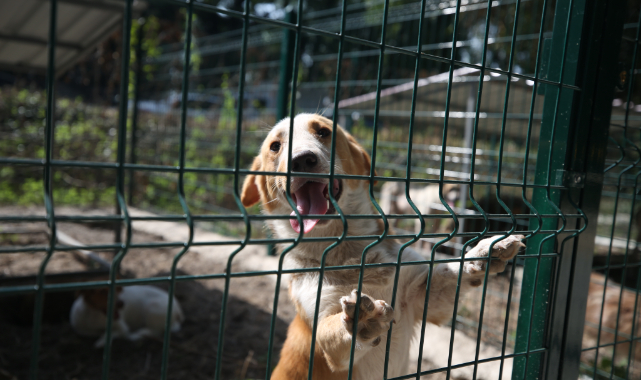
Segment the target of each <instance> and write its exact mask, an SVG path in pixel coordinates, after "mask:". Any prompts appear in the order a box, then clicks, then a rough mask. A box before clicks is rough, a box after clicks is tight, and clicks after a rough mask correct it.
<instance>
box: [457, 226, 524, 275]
mask: <svg viewBox="0 0 641 380" xmlns="http://www.w3.org/2000/svg"><path fill="white" fill-rule="evenodd" d="M500 238H501V236H496V237H492V238H489V239H484V240H481V241H480V242H479V243H478V244H477V245H476V247H474V249H472V250H471V251H469V252H468V253H467V254H466V255H465V257H466V258H473V257H487V256H488V252H489V250H490V245H492V242H493V241H495V240H498V239H500ZM522 239H523V235H510V236H508V237H507V238H505V239H503V240H501V241H498V242H496V243H494V247H492V257H493V258H495V259H492V262H491V263H490V274H495V273H501V272H503V271H504V270H505V265H506V264H507V261H508V260H510V259H512V258H513V257H514V256H516V254H517V253H518V252H519V249H520V248H521V247H525V244H523V243H522V242H521V240H522ZM487 262H488V261H487V260H475V261H466V262H465V266H464V268H463V270H464V272H465V273H467V274H470V275H479V274H481V275H482V274H485V269H486V267H487Z"/></svg>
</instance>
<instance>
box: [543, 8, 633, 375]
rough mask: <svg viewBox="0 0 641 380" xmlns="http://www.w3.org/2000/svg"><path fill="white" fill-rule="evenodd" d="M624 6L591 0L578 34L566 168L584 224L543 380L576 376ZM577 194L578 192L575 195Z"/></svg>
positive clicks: (568, 266)
mask: <svg viewBox="0 0 641 380" xmlns="http://www.w3.org/2000/svg"><path fill="white" fill-rule="evenodd" d="M625 10H626V7H624V6H622V5H621V4H620V3H619V4H617V2H612V1H607V0H594V1H592V2H590V8H589V9H588V8H586V11H587V12H586V17H587V18H588V20H589V22H588V23H587V25H589V26H590V29H589V30H587V31H586V32H585V33H584V36H585V37H584V38H585V40H584V41H583V42H582V43H583V44H584V46H585V47H586V48H585V52H584V53H583V54H582V55H581V57H580V59H579V62H582V70H581V71H582V72H581V73H580V76H579V78H580V79H579V80H580V81H581V83H580V86H581V89H582V91H581V95H580V97H579V99H578V101H577V102H576V103H575V107H574V110H575V112H574V113H575V116H574V122H573V123H572V124H573V126H574V132H575V133H572V134H571V136H573V141H570V143H571V144H572V147H571V148H569V152H570V154H569V155H568V170H569V171H571V172H577V173H585V174H586V175H585V177H586V180H585V184H584V187H583V189H582V191H581V192H580V193H579V194H578V195H579V196H580V198H579V204H578V206H579V208H580V209H581V210H582V211H583V212H584V213H585V215H586V217H587V220H588V225H587V228H586V229H585V231H584V232H583V233H582V234H581V235H580V236H579V237H578V238H576V239H574V241H573V244H571V245H570V246H569V247H567V248H569V250H568V252H567V253H566V254H564V255H563V256H564V257H562V259H563V260H564V261H566V263H565V265H562V267H561V268H560V271H559V274H558V279H559V281H558V284H557V289H558V290H559V291H560V294H558V295H557V296H556V297H555V300H556V303H555V305H553V307H554V313H553V314H552V316H551V320H550V325H551V331H550V334H549V337H548V340H549V345H550V355H549V358H548V364H547V369H546V370H547V374H546V375H547V378H550V379H552V378H558V379H576V378H578V377H579V362H580V358H581V343H582V339H583V329H584V325H585V311H586V305H587V296H588V293H587V291H588V287H589V283H590V274H591V272H592V257H593V255H594V249H595V237H596V233H597V219H598V216H599V207H600V202H601V194H602V190H603V170H604V167H605V156H606V152H607V145H608V135H609V126H610V115H611V113H612V99H613V98H614V88H615V86H616V83H617V79H618V74H619V70H618V69H619V66H618V59H619V52H620V46H621V40H622V36H623V24H624V18H625V17H624V16H625ZM577 193H578V192H577Z"/></svg>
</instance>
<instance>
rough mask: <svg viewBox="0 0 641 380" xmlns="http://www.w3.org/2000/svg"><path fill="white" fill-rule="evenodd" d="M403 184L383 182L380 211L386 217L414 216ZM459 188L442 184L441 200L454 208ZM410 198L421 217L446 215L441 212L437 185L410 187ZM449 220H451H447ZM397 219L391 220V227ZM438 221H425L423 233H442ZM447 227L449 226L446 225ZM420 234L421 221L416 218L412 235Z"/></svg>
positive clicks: (441, 206)
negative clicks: (391, 215)
mask: <svg viewBox="0 0 641 380" xmlns="http://www.w3.org/2000/svg"><path fill="white" fill-rule="evenodd" d="M405 186H406V185H405V183H404V182H396V181H394V182H391V181H390V182H385V184H383V186H382V187H381V203H380V205H381V209H382V210H383V212H384V213H385V214H387V215H390V214H410V215H416V212H415V211H414V209H412V207H411V206H410V204H409V202H408V201H407V199H406V197H405ZM459 192H460V190H459V186H458V185H457V184H452V183H446V184H443V198H444V199H445V201H446V202H447V204H449V205H450V207H454V203H455V202H456V201H457V200H458V198H459ZM410 198H411V199H412V202H414V205H415V206H416V207H417V208H418V210H419V211H420V212H421V214H423V215H431V214H446V215H449V213H448V212H446V211H443V204H442V203H441V199H440V196H439V185H427V186H421V187H412V186H410ZM448 220H451V219H448ZM397 222H398V219H393V225H396V224H397ZM441 224H442V223H441V220H440V219H425V229H424V230H423V233H435V232H441V231H443V230H442V228H441ZM448 225H449V224H448ZM419 232H421V221H420V220H419V219H418V217H417V218H416V219H415V220H414V233H419Z"/></svg>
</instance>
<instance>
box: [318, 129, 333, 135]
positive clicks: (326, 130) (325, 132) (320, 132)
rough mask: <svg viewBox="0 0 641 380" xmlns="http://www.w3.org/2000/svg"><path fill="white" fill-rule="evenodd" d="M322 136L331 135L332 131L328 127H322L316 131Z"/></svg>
mask: <svg viewBox="0 0 641 380" xmlns="http://www.w3.org/2000/svg"><path fill="white" fill-rule="evenodd" d="M316 133H317V134H318V135H319V136H320V137H327V136H329V135H330V134H331V133H332V132H331V131H330V130H329V129H327V128H321V129H319V130H318V132H316Z"/></svg>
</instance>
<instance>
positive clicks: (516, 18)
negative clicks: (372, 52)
mask: <svg viewBox="0 0 641 380" xmlns="http://www.w3.org/2000/svg"><path fill="white" fill-rule="evenodd" d="M520 7H521V0H517V1H516V6H515V10H514V25H513V26H512V40H511V44H510V58H509V62H508V69H507V72H508V74H507V80H506V82H505V102H504V104H503V119H502V121H501V137H500V140H499V141H500V142H499V157H498V162H497V169H496V200H497V202H498V203H499V205H500V206H501V207H502V208H503V209H505V210H506V211H507V212H508V214H509V215H510V219H511V222H512V228H511V229H510V230H509V231H507V232H506V234H505V236H503V237H501V238H499V239H495V240H493V241H492V243H491V244H490V247H489V248H488V252H489V253H488V256H489V259H488V262H487V264H486V268H488V270H486V271H485V276H484V279H483V289H482V291H481V294H482V295H481V310H480V311H479V322H478V325H479V326H478V329H477V332H476V336H477V339H476V353H475V355H474V373H473V379H474V380H476V376H477V371H478V364H479V355H480V352H481V336H482V334H483V315H484V313H485V299H486V298H485V297H486V293H487V285H488V275H489V267H490V264H491V262H492V254H491V252H492V250H493V249H494V244H496V243H498V242H499V241H501V240H503V239H504V238H507V237H508V236H510V235H511V234H512V233H513V232H514V231H515V230H516V219H515V218H514V214H513V213H512V211H511V210H510V209H509V208H508V207H507V205H506V204H505V202H503V201H502V200H501V173H502V167H503V165H502V164H503V147H504V137H505V127H506V123H507V108H508V102H509V100H510V99H509V98H510V84H511V83H512V76H511V75H510V74H511V73H512V70H513V69H514V66H513V65H514V51H515V50H516V35H517V31H518V22H519V11H520ZM488 8H489V7H488ZM487 17H488V19H489V17H490V15H489V11H488V15H487ZM485 33H486V35H485V48H486V49H487V37H488V36H487V33H488V29H487V28H486V30H485ZM486 49H484V51H485V50H486ZM483 61H485V54H484V56H483ZM483 67H485V62H483ZM483 74H484V73H483V71H481V78H480V79H479V80H480V82H481V83H482V82H483ZM481 90H482V87H481V85H480V83H479V95H478V98H480V97H481ZM479 108H480V101H479V102H478V103H477V107H476V112H477V115H476V124H477V125H475V129H474V134H475V137H476V131H477V129H478V112H479ZM475 152H476V138H474V146H473V147H472V157H474V156H475ZM473 181H474V171H473V170H471V171H470V182H471V183H472V182H473ZM471 189H472V186H471V184H470V198H471V199H472V200H473V198H472V190H471ZM483 214H484V216H485V223H486V227H485V230H484V233H485V232H487V230H488V227H489V222H488V220H487V216H486V215H485V213H483ZM481 236H483V235H481ZM515 264H516V260H514V263H513V265H512V272H514V268H515V267H516V265H515ZM513 279H514V275H513V273H512V277H510V286H511V285H512V282H513ZM509 302H510V298H509V296H508V306H507V309H506V319H505V321H506V323H508V322H509V313H510V311H509V310H510V309H509ZM505 332H507V327H506V328H505ZM504 355H505V353H504V352H502V353H501V366H500V368H499V372H502V363H503V359H504ZM500 378H501V377H500V376H499V379H500Z"/></svg>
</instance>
